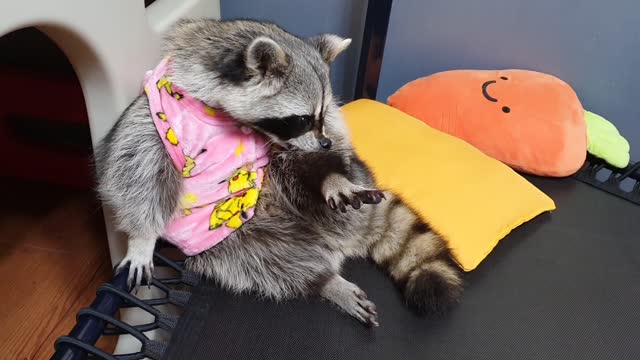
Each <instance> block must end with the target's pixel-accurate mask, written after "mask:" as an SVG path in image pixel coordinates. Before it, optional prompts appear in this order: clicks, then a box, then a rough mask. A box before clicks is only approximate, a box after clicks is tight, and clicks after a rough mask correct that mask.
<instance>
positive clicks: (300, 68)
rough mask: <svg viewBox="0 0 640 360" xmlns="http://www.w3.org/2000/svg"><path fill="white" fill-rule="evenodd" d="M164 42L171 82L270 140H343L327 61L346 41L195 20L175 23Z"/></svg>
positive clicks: (309, 146) (310, 145)
mask: <svg viewBox="0 0 640 360" xmlns="http://www.w3.org/2000/svg"><path fill="white" fill-rule="evenodd" d="M168 42H169V46H170V48H169V51H171V52H172V54H173V55H172V58H173V69H174V71H173V76H172V81H173V82H175V83H176V84H177V85H178V86H180V87H182V88H184V89H185V90H187V91H188V92H189V93H190V94H191V95H192V96H194V97H196V98H197V99H199V100H201V101H203V102H205V103H206V104H207V105H209V106H212V107H217V108H220V109H222V110H224V111H225V112H226V113H228V114H229V115H231V116H232V117H233V118H234V119H236V120H238V121H240V122H242V123H245V124H248V125H250V126H252V127H254V128H255V129H257V130H259V131H261V132H263V133H264V134H266V135H267V136H269V137H270V138H271V139H272V140H273V142H274V143H276V144H279V145H281V146H282V147H285V148H288V149H292V150H302V151H317V150H320V149H329V148H331V147H332V146H339V145H341V144H342V143H344V142H348V139H347V138H348V135H347V132H346V127H345V126H344V124H343V123H342V118H341V116H340V113H339V111H338V106H337V105H336V102H335V100H334V98H333V92H332V90H331V83H330V80H329V66H330V64H331V63H332V62H333V61H334V60H335V58H336V56H338V54H340V53H341V52H342V51H344V50H345V49H346V48H347V47H348V46H349V44H350V43H351V40H350V39H342V38H340V37H338V36H336V35H319V36H316V37H313V38H310V39H304V40H303V39H300V38H297V37H295V36H293V35H291V34H289V33H287V32H285V31H284V30H282V29H281V28H279V27H277V26H276V25H273V24H269V23H262V22H254V21H246V20H242V21H222V22H221V21H213V20H195V21H187V22H182V23H181V24H180V25H178V26H177V27H176V29H175V30H174V31H173V32H172V33H171V34H170V35H169V38H168Z"/></svg>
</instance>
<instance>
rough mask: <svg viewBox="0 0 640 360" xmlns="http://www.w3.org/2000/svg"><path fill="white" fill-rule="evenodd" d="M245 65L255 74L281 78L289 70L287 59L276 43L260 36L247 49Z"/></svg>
mask: <svg viewBox="0 0 640 360" xmlns="http://www.w3.org/2000/svg"><path fill="white" fill-rule="evenodd" d="M246 64H247V68H249V70H250V71H252V72H254V73H256V74H260V75H262V76H271V75H273V76H281V75H284V74H285V73H286V72H287V69H288V68H289V59H288V56H287V53H285V52H284V50H282V47H280V45H278V43H276V42H275V41H273V40H271V39H269V38H268V37H264V36H260V37H257V38H255V39H253V41H252V42H251V44H249V46H248V47H247V51H246Z"/></svg>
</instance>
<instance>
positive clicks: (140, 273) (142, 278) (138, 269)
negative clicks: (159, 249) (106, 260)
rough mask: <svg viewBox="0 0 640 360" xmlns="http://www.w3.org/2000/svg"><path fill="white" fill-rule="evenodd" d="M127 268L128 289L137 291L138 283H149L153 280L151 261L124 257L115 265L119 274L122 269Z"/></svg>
mask: <svg viewBox="0 0 640 360" xmlns="http://www.w3.org/2000/svg"><path fill="white" fill-rule="evenodd" d="M127 267H128V268H129V274H128V276H127V286H128V287H129V289H131V290H134V291H135V292H137V291H138V288H139V287H140V285H151V281H152V280H153V261H150V262H148V263H143V262H140V261H136V260H135V259H130V258H128V256H127V257H125V258H124V259H123V260H122V261H121V262H120V263H119V264H118V266H117V267H116V274H119V273H120V272H121V271H122V270H124V269H126V268H127Z"/></svg>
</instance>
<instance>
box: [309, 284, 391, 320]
mask: <svg viewBox="0 0 640 360" xmlns="http://www.w3.org/2000/svg"><path fill="white" fill-rule="evenodd" d="M321 295H322V297H324V298H325V299H327V300H329V301H331V302H333V303H334V304H336V305H338V306H339V307H340V308H341V309H342V310H344V311H345V312H347V313H348V314H349V315H351V316H353V317H355V318H356V319H358V320H360V321H361V322H362V323H364V324H365V325H367V326H371V327H374V326H375V327H378V326H380V324H379V323H378V313H377V311H376V305H375V304H374V303H373V302H371V301H369V300H368V299H367V294H365V292H364V291H362V289H360V288H359V287H358V285H356V284H354V283H351V282H349V281H347V280H345V279H344V278H343V277H342V276H340V275H335V276H334V277H333V278H332V279H331V280H329V281H328V282H327V284H326V285H325V286H324V288H323V289H322V291H321Z"/></svg>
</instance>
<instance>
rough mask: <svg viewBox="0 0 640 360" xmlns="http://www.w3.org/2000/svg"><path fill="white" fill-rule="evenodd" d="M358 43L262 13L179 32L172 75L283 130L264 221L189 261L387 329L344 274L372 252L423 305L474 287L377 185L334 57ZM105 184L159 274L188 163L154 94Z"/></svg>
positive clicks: (263, 291) (209, 98)
mask: <svg viewBox="0 0 640 360" xmlns="http://www.w3.org/2000/svg"><path fill="white" fill-rule="evenodd" d="M349 43H350V40H349V39H342V38H341V37H339V36H336V35H329V34H325V35H319V36H315V37H312V38H308V39H301V38H298V37H296V36H294V35H292V34H290V33H287V32H286V31H284V30H283V29H281V28H280V27H278V26H277V25H274V24H271V23H265V22H257V21H250V20H232V21H215V20H207V19H192V20H184V21H181V22H180V23H178V24H177V25H176V26H175V28H174V29H173V30H172V31H170V32H169V34H168V35H167V38H166V41H165V45H166V52H167V54H170V56H171V57H172V59H173V73H172V75H171V79H170V80H171V81H172V82H173V83H174V84H176V85H178V86H179V87H180V88H183V89H186V90H187V91H188V92H189V93H190V94H191V95H192V96H193V97H195V98H196V99H198V100H200V101H202V102H204V103H205V104H207V105H208V106H211V107H214V108H219V109H222V110H224V111H225V112H226V113H228V114H229V115H230V116H232V117H233V118H234V119H236V120H237V121H239V122H241V123H244V124H246V125H247V126H250V127H252V128H254V129H256V130H258V131H260V132H262V133H264V134H265V135H266V136H268V137H269V138H270V140H271V141H272V143H273V149H272V153H271V161H270V164H269V165H268V168H267V171H266V172H265V178H264V181H263V187H262V190H261V193H260V197H259V199H258V202H257V204H256V209H255V215H254V217H253V218H252V219H251V220H250V221H248V222H246V223H245V224H244V225H243V226H242V227H240V228H239V229H237V230H236V231H234V232H233V233H231V235H229V236H228V238H226V239H225V240H224V241H222V242H221V243H220V244H218V245H216V246H214V247H212V248H210V249H209V250H206V251H205V252H202V253H200V254H198V255H195V256H192V257H189V258H187V260H186V262H185V265H186V267H187V268H188V269H189V270H191V271H194V272H196V273H198V274H201V275H203V276H206V277H209V278H212V279H214V280H215V281H216V282H218V283H219V284H220V285H222V286H224V287H226V288H228V289H230V290H232V291H236V292H252V293H256V294H258V295H260V296H264V297H267V298H271V299H275V300H284V299H289V298H293V297H304V296H313V295H319V296H321V297H323V298H325V299H327V300H329V301H331V302H333V303H334V304H336V305H337V306H338V307H339V308H341V309H342V310H344V311H345V312H346V313H348V314H350V315H352V316H354V317H355V318H357V319H358V320H360V321H362V322H363V323H365V324H367V325H371V326H377V325H378V320H377V312H376V308H375V305H374V304H373V302H371V301H370V300H368V299H367V297H366V294H365V293H364V291H362V290H361V289H360V288H359V287H358V286H357V285H355V284H353V283H351V282H349V281H347V280H346V279H344V278H343V277H342V276H341V275H340V270H341V266H342V263H343V262H344V260H345V259H346V258H351V257H370V258H372V259H373V261H375V262H376V263H377V264H378V265H379V266H380V267H382V268H383V269H385V270H386V271H387V272H388V273H389V275H390V276H391V278H392V279H393V280H394V282H395V283H396V284H397V285H398V286H399V287H400V288H401V289H402V291H403V292H404V295H405V297H406V299H407V302H408V304H410V305H411V306H412V307H413V308H415V309H416V310H418V311H420V312H425V313H440V312H442V311H444V310H446V309H447V308H448V307H449V306H450V305H452V304H453V303H455V302H456V301H457V299H458V298H459V296H460V295H461V292H462V280H461V277H460V273H459V269H458V267H457V266H456V265H455V263H454V262H453V260H452V257H451V253H450V251H449V249H448V248H447V246H446V244H445V242H444V241H443V239H442V238H441V237H440V236H439V235H438V234H437V233H436V232H435V231H433V230H432V229H431V228H430V227H429V225H428V224H426V223H425V222H424V221H423V220H421V219H420V218H419V217H418V216H417V215H416V213H415V212H414V211H413V210H411V209H410V208H409V207H408V206H407V205H406V204H405V203H404V202H403V201H402V200H401V199H400V198H399V197H398V196H396V195H395V194H393V193H392V192H389V191H380V190H378V189H377V187H376V184H375V180H374V178H373V176H372V174H371V172H370V171H369V169H368V168H367V166H366V164H364V163H363V162H362V161H361V160H360V159H359V158H358V156H357V155H356V154H355V153H354V151H353V148H352V146H351V143H350V140H349V133H348V130H347V127H346V125H345V123H344V121H343V119H342V117H341V114H340V110H339V107H338V104H337V102H336V100H335V99H334V96H333V94H332V90H331V86H330V82H329V66H330V64H331V63H332V62H333V61H334V59H335V58H336V56H338V54H340V53H341V52H342V51H344V50H345V49H346V48H347V47H348V45H349ZM96 165H97V176H98V181H99V182H98V192H99V194H100V195H101V198H102V199H103V201H104V202H105V203H106V204H108V205H109V206H110V207H111V208H112V209H113V211H114V215H115V218H116V220H117V225H118V227H119V229H120V230H122V231H124V232H126V233H127V234H128V235H129V244H128V250H127V255H126V256H125V258H124V259H123V261H122V263H121V264H120V265H119V267H118V269H122V268H124V267H125V266H127V265H129V266H130V277H131V278H130V281H132V282H133V283H134V284H140V283H141V282H142V280H143V279H149V278H150V277H151V271H152V266H153V264H152V254H153V249H154V246H155V242H156V239H157V238H158V237H161V236H162V234H163V230H164V227H165V224H166V223H167V222H168V221H169V220H170V219H171V217H172V215H173V214H174V212H175V211H176V207H177V203H178V197H179V195H180V192H181V178H180V174H179V171H178V170H177V169H176V168H175V167H174V166H173V164H172V162H171V160H170V158H169V156H168V155H167V154H166V151H165V149H164V147H163V145H162V143H161V140H160V139H159V136H158V134H157V132H156V129H155V127H154V125H153V122H152V119H151V117H150V113H149V109H148V103H147V100H146V98H145V97H144V96H141V97H139V98H137V99H136V100H135V101H134V102H133V103H132V104H131V105H130V106H129V108H128V109H127V110H125V112H124V113H123V115H122V116H121V118H120V119H119V120H118V122H117V123H116V125H115V126H114V128H113V129H112V130H111V131H110V132H109V133H108V134H107V136H106V137H105V138H104V139H103V141H102V142H101V144H100V146H99V147H98V149H97V151H96Z"/></svg>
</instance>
